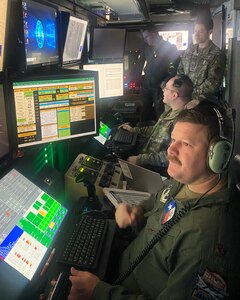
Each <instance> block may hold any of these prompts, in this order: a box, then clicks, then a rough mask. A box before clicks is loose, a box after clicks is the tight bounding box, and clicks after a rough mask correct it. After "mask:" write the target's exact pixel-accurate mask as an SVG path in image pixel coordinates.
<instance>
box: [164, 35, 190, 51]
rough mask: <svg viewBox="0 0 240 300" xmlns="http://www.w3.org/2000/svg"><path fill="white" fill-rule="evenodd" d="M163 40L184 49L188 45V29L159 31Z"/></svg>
mask: <svg viewBox="0 0 240 300" xmlns="http://www.w3.org/2000/svg"><path fill="white" fill-rule="evenodd" d="M158 34H159V35H161V36H162V37H163V39H164V40H166V41H168V42H170V43H171V44H174V45H176V47H177V49H178V50H182V51H183V50H186V49H187V47H188V30H169V31H159V32H158Z"/></svg>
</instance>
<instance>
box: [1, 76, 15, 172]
mask: <svg viewBox="0 0 240 300" xmlns="http://www.w3.org/2000/svg"><path fill="white" fill-rule="evenodd" d="M10 118H11V116H9V110H8V103H7V101H6V100H5V95H4V85H3V81H1V80H0V175H1V174H2V173H3V172H4V171H5V170H6V169H7V168H8V166H9V165H10V164H11V163H12V162H13V147H12V143H11V140H10V135H9V131H10V129H9V121H10Z"/></svg>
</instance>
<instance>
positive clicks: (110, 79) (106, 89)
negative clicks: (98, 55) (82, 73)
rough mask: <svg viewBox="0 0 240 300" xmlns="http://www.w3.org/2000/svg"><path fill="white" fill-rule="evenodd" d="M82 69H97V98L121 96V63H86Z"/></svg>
mask: <svg viewBox="0 0 240 300" xmlns="http://www.w3.org/2000/svg"><path fill="white" fill-rule="evenodd" d="M83 69H84V70H92V71H98V77H99V98H111V97H118V96H123V64H122V63H106V64H87V65H83Z"/></svg>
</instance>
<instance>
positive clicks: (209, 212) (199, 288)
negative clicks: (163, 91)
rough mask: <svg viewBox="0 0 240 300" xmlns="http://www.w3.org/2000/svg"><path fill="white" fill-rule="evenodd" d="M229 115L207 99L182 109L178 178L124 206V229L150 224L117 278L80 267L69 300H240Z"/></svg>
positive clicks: (175, 153) (171, 169) (173, 152)
mask: <svg viewBox="0 0 240 300" xmlns="http://www.w3.org/2000/svg"><path fill="white" fill-rule="evenodd" d="M227 119H228V118H225V117H224V115H223V112H222V111H220V109H217V108H213V107H212V106H211V105H210V104H207V102H206V101H202V102H200V104H199V105H197V106H196V107H194V108H192V109H189V110H188V109H186V110H183V111H181V112H180V114H179V115H178V117H177V118H176V121H175V126H174V129H173V131H172V142H171V144H170V146H169V148H168V159H169V166H168V173H169V175H170V176H171V177H172V178H174V180H172V181H170V182H169V183H168V185H167V186H166V188H165V189H164V190H163V191H162V192H160V193H159V194H158V195H157V196H156V197H154V198H153V199H152V202H151V201H150V202H146V203H145V205H142V206H141V207H140V206H139V207H136V206H128V205H126V204H121V205H119V207H118V208H117V210H116V222H117V224H118V226H119V227H120V228H127V227H129V226H132V227H135V228H136V227H138V225H139V224H141V225H142V224H144V227H143V228H142V229H141V231H140V232H139V234H138V235H137V237H136V238H135V239H134V240H133V241H132V242H131V243H130V245H129V246H128V248H127V249H126V250H125V251H124V252H123V253H122V255H121V257H120V262H119V268H118V270H117V279H116V280H114V281H113V282H112V283H111V284H110V283H107V282H104V281H101V280H100V279H99V278H98V277H97V276H95V275H93V274H91V273H89V272H82V271H77V270H76V269H74V268H72V269H71V272H72V275H71V276H70V281H71V282H72V288H71V291H70V294H69V298H68V299H69V300H74V299H85V300H86V299H97V300H101V299H102V300H103V299H104V300H105V299H159V300H160V299H164V300H174V299H176V300H188V299H231V300H235V299H240V285H239V282H240V272H239V270H240V260H239V253H240V220H239V219H240V218H239V211H240V210H239V207H240V204H239V195H237V194H236V193H237V191H236V188H235V186H231V185H230V184H229V183H228V178H227V171H226V170H227V167H228V164H229V160H230V158H231V155H232V152H233V140H234V139H233V137H234V133H232V134H229V133H228V132H227V130H226V129H228V128H231V127H232V128H234V126H233V124H234V122H230V123H228V120H227ZM223 121H224V122H223ZM229 124H230V125H229ZM231 124H232V126H231ZM232 132H234V130H233V129H232ZM229 136H231V138H229ZM130 265H131V267H130V268H129V266H130ZM128 268H129V269H128ZM126 270H127V271H126ZM125 271H126V272H125ZM119 274H121V275H120V276H119Z"/></svg>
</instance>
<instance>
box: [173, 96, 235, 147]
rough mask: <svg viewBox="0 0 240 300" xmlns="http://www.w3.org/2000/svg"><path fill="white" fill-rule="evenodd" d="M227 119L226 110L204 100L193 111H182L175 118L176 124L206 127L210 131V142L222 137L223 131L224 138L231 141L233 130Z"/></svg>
mask: <svg viewBox="0 0 240 300" xmlns="http://www.w3.org/2000/svg"><path fill="white" fill-rule="evenodd" d="M216 111H218V112H220V114H221V117H222V118H223V120H222V122H221V120H219V116H218V115H217V113H216ZM227 119H228V118H227V117H226V112H225V109H223V108H222V107H219V106H217V105H215V104H214V103H212V102H211V101H208V100H203V101H201V102H200V103H199V104H198V105H196V106H195V107H193V108H191V109H184V110H182V111H181V112H180V113H179V115H178V116H177V117H176V118H175V124H176V123H177V122H189V123H193V124H201V125H205V126H206V127H207V129H208V139H209V141H210V140H211V139H213V138H215V137H220V133H221V130H223V133H224V136H228V137H229V139H231V138H232V137H231V129H230V124H229V120H227ZM220 122H221V124H220ZM220 126H221V128H220ZM230 137H231V138H230Z"/></svg>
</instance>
